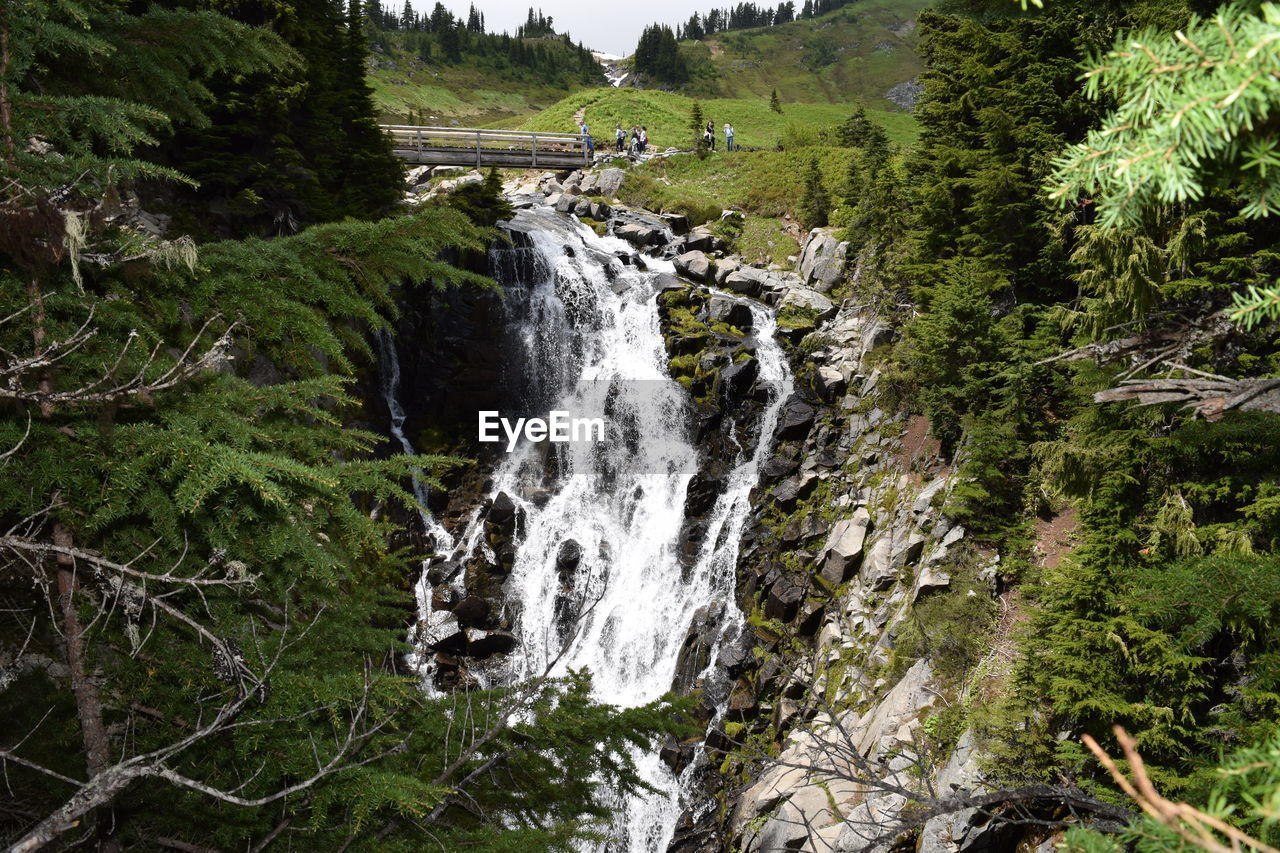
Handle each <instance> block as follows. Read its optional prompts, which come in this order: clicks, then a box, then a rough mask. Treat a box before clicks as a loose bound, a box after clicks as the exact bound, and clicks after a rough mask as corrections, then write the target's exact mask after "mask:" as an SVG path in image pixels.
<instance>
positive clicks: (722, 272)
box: [716, 255, 742, 285]
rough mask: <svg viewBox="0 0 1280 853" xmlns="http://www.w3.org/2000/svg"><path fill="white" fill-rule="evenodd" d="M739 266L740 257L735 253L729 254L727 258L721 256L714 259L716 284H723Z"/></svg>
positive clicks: (740, 262)
mask: <svg viewBox="0 0 1280 853" xmlns="http://www.w3.org/2000/svg"><path fill="white" fill-rule="evenodd" d="M741 267H742V259H741V258H739V257H738V256H737V255H730V256H729V257H727V258H721V259H720V260H718V261H716V284H720V285H723V284H724V283H725V280H726V279H727V278H729V276H731V275H733V274H734V273H735V272H737V271H738V270H739V269H740V268H741Z"/></svg>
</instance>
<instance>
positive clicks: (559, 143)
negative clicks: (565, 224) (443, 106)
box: [382, 125, 591, 168]
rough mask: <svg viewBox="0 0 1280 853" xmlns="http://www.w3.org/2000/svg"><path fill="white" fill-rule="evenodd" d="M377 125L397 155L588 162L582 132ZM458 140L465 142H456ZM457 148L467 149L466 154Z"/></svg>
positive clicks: (474, 161)
mask: <svg viewBox="0 0 1280 853" xmlns="http://www.w3.org/2000/svg"><path fill="white" fill-rule="evenodd" d="M382 129H383V131H384V132H385V133H387V135H388V136H390V137H391V139H392V147H393V149H394V151H395V154H396V155H397V156H399V157H402V158H404V159H406V160H410V161H413V162H417V163H424V164H435V165H458V166H464V165H471V166H474V167H475V168H481V167H483V166H485V165H493V166H526V167H527V166H533V167H535V168H536V167H538V166H552V167H560V168H566V167H567V168H572V167H575V166H589V165H590V164H591V157H590V155H589V153H588V150H587V144H586V137H585V136H584V135H583V134H575V133H544V132H538V133H533V132H525V131H503V130H486V129H483V128H445V127H418V126H416V125H382ZM451 143H452V144H451ZM459 144H461V145H463V146H466V147H465V148H460V147H459ZM526 146H527V147H526ZM557 149H559V150H557ZM462 152H466V153H465V155H463V154H462ZM526 152H527V153H526Z"/></svg>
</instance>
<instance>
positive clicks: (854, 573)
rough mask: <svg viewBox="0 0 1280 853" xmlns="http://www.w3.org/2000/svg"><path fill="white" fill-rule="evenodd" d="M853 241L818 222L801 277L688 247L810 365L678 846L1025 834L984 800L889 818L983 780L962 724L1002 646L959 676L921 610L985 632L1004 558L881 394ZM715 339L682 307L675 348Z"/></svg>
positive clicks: (750, 558)
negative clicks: (850, 260) (951, 506)
mask: <svg viewBox="0 0 1280 853" xmlns="http://www.w3.org/2000/svg"><path fill="white" fill-rule="evenodd" d="M684 248H686V246H685V245H682V244H680V243H677V244H676V245H675V246H674V247H673V248H672V251H680V250H682V249H684ZM844 254H845V246H844V244H840V243H838V242H837V241H836V240H835V239H834V238H833V237H832V236H831V235H830V234H829V233H826V232H823V231H815V232H814V233H812V234H811V235H810V236H809V238H808V240H807V241H806V243H805V245H804V247H803V249H802V252H801V255H800V259H801V260H800V264H799V269H798V271H797V273H793V274H777V273H770V272H767V271H763V270H758V269H754V268H751V267H743V266H740V265H739V264H737V263H736V262H735V260H734V259H729V262H728V264H726V263H725V259H724V258H723V257H722V256H721V255H720V253H719V252H718V251H717V250H716V248H715V247H714V246H711V247H708V250H707V251H706V252H702V251H701V250H699V252H698V253H695V254H694V255H693V256H692V257H691V256H690V255H689V254H688V253H682V254H680V255H678V256H677V257H676V264H677V267H683V268H684V269H685V271H686V275H687V277H688V278H690V279H694V280H703V281H710V282H712V283H713V284H718V285H719V286H721V287H726V288H730V289H733V290H736V291H738V292H740V293H745V294H746V295H750V296H753V297H757V298H761V299H764V300H766V301H768V302H770V303H772V304H775V305H777V306H779V311H780V317H781V318H782V321H783V322H782V324H781V325H782V326H784V328H783V329H782V330H781V333H782V334H784V335H785V336H786V337H787V338H788V339H789V340H790V341H791V343H792V349H791V354H792V362H793V364H792V366H793V369H794V371H795V373H796V376H797V390H796V392H795V394H794V396H793V398H792V399H791V400H790V401H789V402H788V403H787V405H786V407H785V408H784V411H783V416H782V418H781V419H780V422H779V425H778V429H777V432H776V434H775V435H774V436H773V441H774V448H773V452H772V454H771V459H770V461H769V462H768V464H767V465H766V466H765V470H764V475H763V478H762V480H761V482H760V484H759V487H758V500H757V503H756V505H757V508H756V511H755V515H754V523H753V524H752V525H751V526H750V528H749V530H748V531H747V534H746V541H745V542H744V543H743V545H742V552H741V559H740V561H739V565H738V592H739V602H738V603H739V606H740V607H741V608H742V610H743V612H745V613H746V614H748V622H749V624H750V626H751V632H750V634H749V636H748V637H747V638H746V639H745V641H744V642H743V643H741V644H740V645H739V647H738V648H736V649H735V650H733V653H732V654H731V655H728V656H727V660H726V661H725V663H726V668H727V670H728V674H729V675H730V677H731V678H732V686H731V688H730V689H729V696H728V702H727V708H728V710H727V714H726V717H725V718H724V721H723V723H722V724H721V725H720V726H719V728H718V730H717V731H716V732H713V733H712V735H711V736H710V738H709V739H708V744H707V758H708V761H707V763H706V770H705V773H704V776H703V779H702V786H703V789H704V790H705V791H706V792H707V797H708V798H709V800H711V801H713V802H714V803H715V807H714V808H711V807H707V806H704V807H703V808H702V809H701V810H699V809H696V808H695V809H691V810H690V811H689V812H688V813H686V815H685V817H684V819H683V821H682V825H681V828H680V833H679V834H678V836H677V840H676V843H675V845H674V846H673V849H674V850H679V851H682V853H684V851H687V853H693V851H707V853H709V851H718V850H742V851H761V852H762V853H763V852H764V851H781V850H800V851H813V853H828V851H854V850H861V849H864V848H881V849H887V848H888V847H889V846H890V845H891V843H893V842H895V841H896V842H897V843H898V844H902V843H910V842H913V841H914V842H916V843H917V844H918V847H917V849H918V850H920V851H929V853H944V851H958V850H969V849H980V848H986V847H988V846H994V847H996V848H1000V847H1003V845H1004V844H1008V845H1010V847H1011V846H1012V844H1013V843H1014V842H1015V841H1016V840H1017V838H1016V837H1012V836H1011V835H1010V833H1009V831H1008V830H1007V828H1006V829H1001V830H999V831H997V830H996V829H995V828H994V827H991V826H989V825H988V818H987V817H986V816H985V815H980V814H979V813H978V812H976V811H975V810H972V809H970V810H966V811H962V812H959V813H956V814H948V815H946V816H939V817H935V818H933V819H930V820H927V821H925V820H917V821H915V823H917V824H918V826H916V827H915V828H914V829H913V830H912V831H911V832H910V833H908V834H907V835H906V837H905V838H900V837H896V836H897V835H898V834H899V833H896V832H895V831H894V830H895V829H897V828H898V827H900V826H901V825H904V824H905V823H909V822H911V818H912V817H913V816H914V815H919V814H921V813H922V812H924V811H926V809H928V808H932V807H934V806H936V800H937V793H936V792H938V791H942V792H944V793H948V794H951V795H953V796H957V797H958V796H962V795H963V794H964V793H966V792H968V791H971V790H974V789H976V788H977V787H978V786H979V785H980V783H981V772H980V770H979V767H980V765H981V762H980V756H979V752H978V749H977V747H976V745H975V739H974V737H973V734H972V732H969V731H964V732H963V733H962V732H959V731H954V728H955V726H957V725H963V720H964V716H965V715H964V714H963V713H958V711H959V710H960V707H964V706H967V703H970V702H972V701H973V699H974V693H975V690H978V689H980V688H981V686H982V685H983V684H987V683H990V682H991V680H992V679H995V678H998V677H999V675H1000V674H1001V673H1000V672H999V671H998V670H999V669H1000V667H1001V666H1002V665H1006V662H1005V661H1003V660H997V659H996V658H997V657H998V656H995V655H994V654H988V652H989V650H988V649H986V648H985V647H984V648H981V649H979V650H978V651H979V652H981V653H982V654H985V655H987V660H986V661H985V663H986V664H987V667H986V669H985V670H984V671H980V672H979V674H978V676H976V677H975V678H973V679H971V680H970V682H969V683H966V684H956V683H955V673H954V672H953V671H952V670H954V669H955V668H956V667H957V666H958V664H957V663H956V662H955V661H954V660H951V659H950V658H952V657H954V655H953V654H951V653H949V652H948V651H947V650H945V649H936V648H932V647H931V643H930V641H931V639H933V638H932V637H931V636H930V634H931V630H932V629H931V626H930V625H929V624H927V623H928V620H929V618H931V616H932V614H930V613H926V615H925V616H923V617H922V616H921V613H922V611H926V610H928V611H933V612H935V613H936V611H938V610H947V611H951V612H952V613H953V614H955V615H956V616H957V617H958V618H965V617H968V618H972V619H973V620H974V623H975V624H974V625H973V629H974V632H975V635H980V634H981V632H982V631H984V630H986V629H987V628H988V626H989V624H990V622H991V620H992V619H993V618H994V617H995V614H996V612H997V611H998V609H999V608H1000V606H1001V596H1000V593H1001V589H1000V584H999V563H1000V557H999V555H998V554H994V553H990V552H987V551H984V550H983V549H981V548H977V547H975V546H973V545H971V544H970V543H969V542H968V541H967V539H966V535H965V530H964V528H963V527H961V526H959V525H957V524H956V523H955V522H954V521H953V520H952V519H950V518H949V517H948V516H947V514H946V512H945V506H946V500H947V495H948V492H949V491H950V489H951V488H952V486H953V480H952V477H951V475H950V468H949V467H948V466H947V465H946V464H945V461H944V460H943V459H941V458H940V457H939V456H938V448H937V445H936V443H934V442H932V441H931V440H930V439H928V437H927V424H925V423H924V422H923V421H922V420H921V419H918V418H917V419H902V418H901V417H899V416H895V415H893V414H890V413H888V412H886V411H885V410H884V409H883V408H881V407H880V406H879V405H878V404H877V401H878V396H879V388H878V386H879V380H880V373H879V371H878V370H877V369H876V368H874V367H873V366H871V364H870V361H871V359H869V358H868V356H869V355H870V354H872V353H873V352H874V351H876V349H877V347H881V346H883V345H884V344H887V343H889V342H891V341H892V339H893V338H894V335H895V330H894V329H893V328H891V327H890V325H889V324H888V323H887V322H886V321H885V320H884V319H883V318H881V317H880V316H879V315H878V314H877V312H876V311H875V309H874V308H873V307H871V306H869V305H866V304H864V303H862V302H860V301H859V299H858V294H857V292H856V290H855V289H854V288H851V287H849V286H848V283H847V282H846V279H845V265H846V259H845V257H844ZM703 255H705V258H706V260H705V262H704V259H703ZM724 266H729V267H730V268H731V269H732V272H731V273H730V274H729V275H727V276H725V275H719V273H720V270H721V269H723V268H724ZM708 269H709V270H710V272H708V271H707V270H708ZM833 291H834V293H833ZM832 296H835V297H836V299H835V300H833V299H832V298H831V297H832ZM716 298H717V297H716V296H715V295H713V294H711V293H709V292H708V291H706V290H705V289H704V288H701V287H698V286H696V285H694V286H691V287H690V288H689V290H688V291H687V293H686V294H685V295H682V296H680V297H675V296H669V297H668V299H670V300H671V301H672V302H673V303H676V302H677V301H678V304H695V305H697V304H704V303H705V305H706V308H705V312H706V313H705V316H707V317H708V318H710V319H713V318H714V317H715V316H716V314H715V311H714V306H715V300H716ZM837 300H838V301H837ZM707 340H708V338H707V337H704V336H701V335H700V334H698V333H697V332H693V333H691V332H690V331H689V330H688V329H684V328H681V327H680V326H679V324H678V323H674V322H673V323H671V339H670V342H669V345H670V348H671V351H672V353H673V357H674V358H675V359H679V358H680V357H681V356H682V355H684V354H691V355H692V357H693V360H695V361H696V363H697V364H698V365H700V366H701V365H705V364H708V363H713V361H714V356H712V358H711V360H710V361H709V360H708V353H714V352H715V351H716V347H715V346H714V345H713V346H711V347H709V348H705V347H704V342H705V341H707ZM712 340H713V339H712ZM737 367H738V365H736V364H735V365H734V368H737ZM730 371H732V372H730ZM730 371H726V370H723V369H722V370H721V371H720V374H719V377H718V381H719V383H720V386H721V388H722V391H723V392H724V393H723V394H722V395H721V396H720V397H719V398H718V400H714V401H712V402H715V403H717V404H718V405H719V406H720V407H723V408H724V409H727V410H733V409H735V408H736V407H738V406H741V405H743V404H744V403H746V402H749V400H750V398H751V393H752V389H751V384H750V371H749V362H744V363H743V367H742V368H741V369H740V370H734V369H733V368H731V369H730ZM695 379H698V380H705V377H703V376H701V375H695ZM697 387H701V386H697ZM708 450H709V451H710V450H712V447H711V446H709V447H708ZM1006 598H1007V594H1006ZM925 605H928V606H927V607H926V606H925ZM922 622H924V623H925V624H921V623H922ZM699 634H700V626H699V625H697V624H695V625H694V626H693V627H692V628H691V630H690V636H689V639H688V640H687V642H686V649H687V650H688V654H689V656H690V659H691V663H690V665H689V666H687V667H683V668H682V670H683V671H697V670H698V668H699V667H700V666H701V663H702V661H703V659H704V657H702V656H705V654H706V649H705V648H704V645H705V644H704V643H702V642H700V636H699ZM970 652H972V650H970ZM938 658H941V660H940V661H939V660H937V659H938ZM940 668H941V669H942V670H943V672H941V673H940V672H939V669H940ZM677 687H678V688H680V689H682V690H697V689H698V688H699V685H697V684H677ZM715 698H717V697H709V698H708V702H710V701H714V700H715ZM957 706H960V707H957ZM947 709H952V710H951V713H949V714H944V713H943V712H944V711H946V710H947ZM946 727H950V728H951V729H953V730H952V731H949V732H948V731H940V728H946ZM957 735H959V737H958V738H957ZM1001 833H1003V835H1001Z"/></svg>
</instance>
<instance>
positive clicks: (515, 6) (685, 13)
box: [382, 0, 729, 56]
mask: <svg viewBox="0 0 1280 853" xmlns="http://www.w3.org/2000/svg"><path fill="white" fill-rule="evenodd" d="M410 2H411V3H412V4H413V7H414V8H415V9H417V10H418V11H419V12H423V13H426V14H430V13H431V10H432V9H434V8H435V5H436V4H435V0H410ZM442 2H443V3H444V6H445V8H446V9H449V10H450V11H451V12H453V13H454V15H457V16H461V17H462V19H463V20H466V17H467V10H468V9H469V8H470V7H471V3H470V2H468V0H442ZM382 5H383V8H391V9H396V10H397V11H399V10H400V9H403V8H404V0H382ZM718 5H729V4H726V3H716V2H712V0H707V2H706V3H705V4H704V3H696V4H694V5H693V6H690V4H689V2H688V0H644V2H640V3H637V2H634V0H604V2H600V0H544V2H530V0H476V4H475V6H476V9H478V10H479V11H481V12H483V13H484V25H485V29H487V30H489V32H495V33H500V32H502V31H503V30H506V31H507V32H509V33H511V34H512V35H515V31H516V27H518V26H520V25H521V24H523V23H524V21H525V18H527V17H528V16H529V7H530V6H532V7H533V8H534V9H541V10H542V14H544V15H550V16H551V17H552V18H553V19H555V27H556V32H561V33H562V32H564V31H565V30H568V31H569V35H571V36H573V40H574V42H575V43H576V42H579V41H580V42H582V43H583V44H585V45H586V46H587V47H589V48H591V49H592V50H601V51H604V52H605V53H616V54H617V55H619V56H630V55H631V53H632V52H633V51H634V50H635V49H636V41H637V40H638V39H639V38H640V31H641V30H643V29H644V28H645V27H647V26H648V25H649V24H652V23H655V22H656V23H663V24H670V25H671V26H672V27H674V26H675V25H676V24H677V23H680V22H682V21H687V20H688V19H689V16H690V15H691V14H693V12H694V10H695V9H696V10H697V11H699V12H706V11H707V10H709V9H711V8H712V7H713V6H718Z"/></svg>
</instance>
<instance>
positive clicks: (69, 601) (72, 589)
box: [53, 521, 119, 853]
mask: <svg viewBox="0 0 1280 853" xmlns="http://www.w3.org/2000/svg"><path fill="white" fill-rule="evenodd" d="M53 544H55V545H58V546H60V547H63V548H70V547H72V546H73V545H74V542H73V541H72V536H71V530H70V529H69V528H68V527H67V526H66V525H65V524H63V523H62V522H60V521H59V522H55V523H54V525H53ZM57 561H58V604H59V607H60V608H61V610H62V631H63V634H64V635H65V637H66V643H67V666H68V668H70V670H71V691H72V693H73V694H74V695H75V698H76V715H77V716H78V717H79V718H80V735H81V737H82V738H83V739H84V751H85V757H86V759H85V764H86V768H87V769H88V771H89V778H90V779H94V778H96V777H98V776H100V775H102V774H103V773H105V772H106V770H107V768H109V767H110V766H111V740H110V738H109V737H108V736H107V726H106V723H104V722H103V719H102V699H101V697H99V695H98V686H97V685H96V684H94V683H93V680H92V678H91V676H90V674H89V668H88V666H87V662H86V655H85V644H84V628H83V627H82V626H81V624H80V614H79V613H77V612H76V600H75V598H76V591H77V590H78V589H79V588H80V582H79V579H78V578H77V577H76V571H75V560H74V559H73V558H72V557H70V556H69V555H67V554H58V555H57ZM98 849H99V851H100V853H115V851H116V850H119V845H118V844H117V843H116V842H115V841H114V840H112V839H110V838H103V839H102V841H101V843H100V845H99V847H98Z"/></svg>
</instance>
